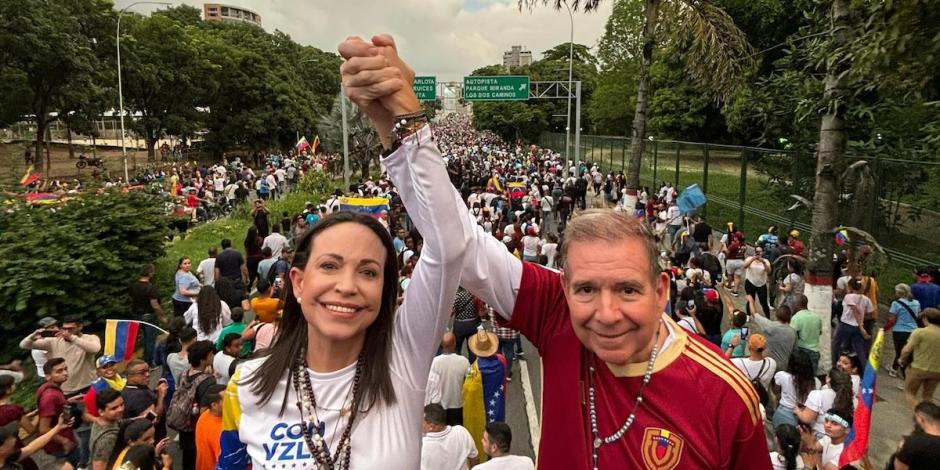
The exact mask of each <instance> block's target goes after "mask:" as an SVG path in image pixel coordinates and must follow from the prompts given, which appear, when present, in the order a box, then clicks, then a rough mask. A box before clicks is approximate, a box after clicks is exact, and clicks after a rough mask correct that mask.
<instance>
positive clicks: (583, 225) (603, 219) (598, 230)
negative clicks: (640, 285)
mask: <svg viewBox="0 0 940 470" xmlns="http://www.w3.org/2000/svg"><path fill="white" fill-rule="evenodd" d="M627 239H632V240H639V241H641V242H643V245H644V248H645V250H643V251H645V252H646V257H647V261H648V263H649V272H650V279H652V280H653V281H654V282H655V281H656V277H657V276H658V275H659V273H661V272H662V266H660V264H659V248H658V246H657V243H656V238H655V237H654V236H653V232H652V230H650V228H649V227H648V226H647V225H646V224H644V223H642V222H640V221H639V220H637V219H635V218H633V217H631V216H628V215H625V214H624V213H623V212H617V211H614V210H610V209H588V210H586V211H584V212H582V213H581V215H579V216H577V217H574V218H572V219H571V221H570V222H568V226H567V227H566V228H565V233H564V240H563V241H562V243H561V247H560V249H559V255H560V257H561V259H562V266H563V269H566V270H567V269H568V250H569V248H570V247H571V244H572V243H574V242H585V241H594V240H605V241H608V242H611V243H613V242H619V241H622V240H627ZM623 255H624V256H626V255H627V253H624V254H623Z"/></svg>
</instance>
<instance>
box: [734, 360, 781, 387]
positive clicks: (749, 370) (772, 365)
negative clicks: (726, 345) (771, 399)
mask: <svg viewBox="0 0 940 470" xmlns="http://www.w3.org/2000/svg"><path fill="white" fill-rule="evenodd" d="M731 362H732V363H734V365H735V366H737V368H738V369H741V372H744V375H746V376H747V378H748V380H754V379H757V378H758V376H757V374H758V373H759V374H760V377H759V378H760V383H762V384H763V385H764V388H766V389H768V390H770V381H771V380H773V378H774V373H775V372H776V371H777V361H775V360H774V359H773V358H772V357H765V358H764V360H763V361H753V360H751V358H749V357H736V358H734V359H732V360H731ZM761 368H763V372H762V371H761Z"/></svg>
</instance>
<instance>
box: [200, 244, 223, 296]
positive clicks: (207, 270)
mask: <svg viewBox="0 0 940 470" xmlns="http://www.w3.org/2000/svg"><path fill="white" fill-rule="evenodd" d="M218 253H219V251H218V250H217V249H216V247H214V246H211V247H209V257H208V258H206V259H204V260H202V261H200V262H199V267H197V268H196V276H198V277H199V281H200V282H202V285H204V286H212V285H215V255H217V254H218Z"/></svg>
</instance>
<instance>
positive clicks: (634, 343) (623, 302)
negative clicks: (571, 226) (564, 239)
mask: <svg viewBox="0 0 940 470" xmlns="http://www.w3.org/2000/svg"><path fill="white" fill-rule="evenodd" d="M649 266H650V262H649V259H648V255H647V254H646V248H645V246H644V243H643V241H641V240H638V239H632V238H625V239H623V240H620V241H616V242H609V241H607V240H591V241H582V242H574V243H572V244H571V246H570V247H569V249H568V262H567V264H566V266H565V270H564V271H563V273H562V282H563V283H564V290H565V297H566V299H567V301H568V308H569V310H570V311H571V323H572V326H573V327H574V331H575V334H576V335H577V336H578V339H579V340H581V343H582V344H584V345H585V346H587V348H588V349H590V350H591V351H593V352H594V353H595V354H597V355H598V357H600V359H601V360H603V361H605V362H608V363H612V364H618V365H621V364H627V363H630V362H642V361H645V360H647V359H648V357H643V356H644V355H646V354H647V353H648V352H649V349H650V348H651V347H652V340H653V337H654V334H655V333H656V331H657V329H658V328H659V322H660V317H661V316H662V312H663V306H664V305H665V304H666V298H667V296H668V295H669V278H668V277H667V276H666V274H665V273H661V274H659V275H658V276H656V278H655V279H656V280H655V281H654V280H653V279H651V277H650V272H649Z"/></svg>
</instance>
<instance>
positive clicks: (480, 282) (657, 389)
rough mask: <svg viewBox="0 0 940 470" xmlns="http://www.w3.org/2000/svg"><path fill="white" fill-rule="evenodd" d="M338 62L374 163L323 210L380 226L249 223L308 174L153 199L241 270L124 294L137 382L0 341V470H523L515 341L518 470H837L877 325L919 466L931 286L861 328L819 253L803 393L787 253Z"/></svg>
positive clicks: (799, 304)
mask: <svg viewBox="0 0 940 470" xmlns="http://www.w3.org/2000/svg"><path fill="white" fill-rule="evenodd" d="M340 53H341V54H342V55H343V57H344V58H345V59H346V62H345V63H344V65H343V68H342V74H343V76H344V84H345V85H346V92H347V94H348V95H349V96H350V99H352V100H353V101H354V102H355V103H357V104H358V105H360V106H361V107H362V109H363V111H364V112H366V113H367V114H368V115H369V117H370V118H371V119H372V121H373V124H374V125H375V127H376V129H377V130H378V132H379V134H380V136H383V147H385V148H386V149H387V150H386V151H385V152H383V156H382V165H383V168H384V170H385V173H384V174H383V175H382V176H381V177H380V178H378V179H377V180H373V179H371V178H368V177H366V178H364V180H363V181H360V182H359V183H358V184H356V185H354V187H352V188H348V190H349V192H348V193H346V194H348V195H351V196H360V197H376V198H384V199H385V200H386V201H387V209H386V210H383V211H381V212H379V213H374V214H373V213H370V214H365V213H360V212H355V211H341V210H339V209H340V198H341V196H343V195H344V193H343V192H337V193H334V194H332V195H328V196H325V197H323V198H322V199H320V200H318V201H310V202H309V203H307V204H306V206H305V208H304V210H303V211H302V212H301V213H299V214H287V213H285V214H281V215H277V214H271V213H270V211H269V210H268V209H267V207H266V205H265V200H267V199H270V198H276V197H279V196H280V195H283V194H284V193H285V192H286V191H287V190H288V189H289V188H290V184H291V182H293V181H295V180H296V178H297V177H298V175H300V174H301V173H302V172H305V171H324V170H325V169H326V168H325V166H324V165H325V164H326V163H325V161H324V160H323V159H322V158H320V157H315V156H306V155H301V156H297V157H293V156H291V155H286V156H283V157H282V156H281V154H280V153H272V154H270V155H267V156H266V157H265V159H264V160H263V161H260V162H255V163H256V165H255V166H260V167H263V168H264V169H263V170H261V171H258V172H255V171H252V170H251V169H250V168H248V166H246V165H244V164H242V163H241V161H240V160H239V159H235V160H232V161H228V160H224V161H222V162H220V163H219V164H217V165H214V166H211V167H207V168H189V169H188V170H186V171H182V170H181V169H180V170H177V171H172V172H170V173H169V174H167V175H163V176H164V177H163V181H162V183H161V184H163V185H165V187H166V190H167V192H168V193H169V195H170V197H174V198H175V197H181V196H182V195H186V196H185V197H186V201H187V202H186V205H187V206H189V207H190V208H191V209H193V211H191V212H188V213H187V212H185V211H184V212H183V214H184V216H183V217H181V218H186V219H187V220H191V217H192V216H193V214H194V213H195V214H197V217H199V216H198V211H199V208H200V207H201V206H200V204H201V203H203V202H205V201H206V200H209V199H211V198H224V199H225V200H226V201H227V202H229V203H232V202H233V201H234V202H235V203H246V204H250V205H251V207H252V209H251V217H252V225H251V227H250V228H249V229H248V232H247V234H246V236H245V239H244V240H243V241H242V246H241V247H239V248H243V250H239V249H236V247H234V246H233V241H232V240H230V239H223V240H220V243H219V247H218V248H216V247H213V248H211V249H209V250H208V251H207V253H206V257H205V258H204V259H200V260H193V259H190V258H182V259H180V260H179V263H178V269H177V272H176V273H175V275H174V292H173V293H172V295H171V296H170V297H171V305H172V312H164V310H163V308H162V305H163V304H162V302H161V301H162V300H163V298H162V297H161V295H160V293H159V292H157V290H156V288H155V287H154V286H153V284H152V280H153V279H152V278H153V275H154V272H153V268H152V267H149V268H148V269H146V270H144V272H142V273H140V274H139V277H138V278H137V279H136V281H134V282H133V283H132V285H131V286H130V290H129V297H130V301H129V304H130V306H131V317H130V319H133V320H140V321H143V322H147V323H153V324H163V325H166V328H167V330H168V332H167V334H165V335H158V334H157V333H158V330H155V329H153V328H149V327H142V328H141V337H140V341H139V343H140V346H141V350H142V355H141V356H140V358H136V359H132V360H130V361H125V360H124V358H118V357H112V356H107V355H100V353H101V351H102V345H101V340H100V339H99V338H98V337H97V336H95V335H92V334H87V333H84V332H83V325H82V324H81V323H78V322H59V321H58V320H57V319H55V318H51V317H46V318H43V319H41V320H40V321H39V324H38V329H37V330H36V331H35V332H34V333H32V334H30V335H29V336H28V337H26V338H24V339H23V340H22V342H21V347H23V348H24V349H28V350H31V351H32V358H33V361H34V362H35V365H36V371H35V374H36V375H37V377H39V380H40V383H41V386H40V387H39V389H38V390H37V391H36V402H37V410H35V411H33V412H31V413H26V412H25V410H23V409H22V408H21V407H19V406H18V405H14V404H11V403H9V400H8V398H9V396H10V395H11V394H12V393H13V390H14V389H15V387H16V383H17V382H19V380H22V377H23V371H22V365H21V364H20V363H16V364H11V365H7V366H3V367H0V469H6V468H69V467H71V468H94V469H111V468H118V469H125V468H126V469H143V470H150V469H151V468H154V469H157V468H161V469H167V468H172V467H173V465H174V462H173V459H172V457H171V452H169V451H168V449H169V446H170V444H171V443H172V442H175V443H176V444H174V445H177V446H178V447H179V449H180V452H181V455H182V462H177V463H176V466H177V468H184V469H191V468H193V469H198V470H204V469H214V468H218V469H244V468H249V467H252V468H288V467H286V466H287V465H290V467H289V468H330V469H349V468H379V467H380V466H381V467H387V468H421V469H429V470H430V469H435V470H437V469H466V468H470V467H473V468H480V469H513V470H515V469H532V468H534V467H535V464H534V463H533V461H532V460H531V459H529V458H528V457H525V456H520V455H513V453H512V451H513V449H514V447H513V444H512V442H513V439H512V434H513V432H512V431H513V430H512V429H511V428H510V426H509V425H508V424H507V423H506V420H507V419H506V416H507V411H506V406H507V403H508V402H507V400H506V394H507V393H508V392H509V391H510V387H509V385H510V383H511V381H512V380H513V378H514V377H515V375H514V373H513V372H514V371H518V370H519V369H520V368H522V367H526V365H525V364H524V363H520V360H521V361H524V360H525V354H524V351H523V349H522V338H523V337H524V338H525V339H526V340H527V341H529V342H531V343H532V345H534V347H535V348H536V349H537V351H538V353H539V355H540V357H541V361H542V374H543V383H544V390H543V398H542V408H543V410H542V413H541V444H540V447H539V449H536V450H537V455H538V466H539V468H540V469H554V468H565V469H569V468H574V469H594V470H597V469H598V468H605V469H606V468H714V469H719V468H721V469H770V468H774V469H787V470H792V469H804V468H819V469H826V470H832V469H841V468H846V466H843V465H842V464H841V463H840V456H841V453H842V451H843V448H844V447H845V442H846V439H847V438H848V436H849V435H850V433H851V432H852V430H853V425H854V423H853V421H854V417H855V408H856V407H857V406H859V404H858V403H857V400H858V397H859V396H860V392H861V390H860V389H861V387H862V380H861V375H862V374H863V373H864V368H865V365H866V363H867V358H868V352H869V350H870V348H871V340H872V338H873V336H874V335H875V333H876V328H878V327H880V326H881V325H882V324H883V325H884V326H883V328H885V329H886V330H890V332H891V336H892V340H893V343H894V346H895V357H894V361H893V362H892V363H891V365H890V374H892V376H896V377H898V378H899V380H900V382H899V385H900V386H901V387H902V388H903V389H904V391H905V394H906V397H907V400H908V402H909V404H910V407H911V409H912V413H913V419H914V423H915V427H914V431H913V432H912V433H911V434H910V435H909V436H907V437H906V438H905V439H904V441H903V443H902V444H901V445H900V446H899V449H898V452H897V453H896V454H895V455H894V456H892V459H891V462H890V463H889V468H897V469H907V468H937V466H938V465H940V455H938V449H940V446H937V444H938V443H940V407H938V406H937V404H936V403H934V402H933V399H932V397H933V394H934V391H935V389H936V386H937V385H938V383H940V310H938V309H937V307H938V303H940V284H938V282H940V275H938V273H937V272H936V270H931V269H927V268H924V269H918V270H917V271H916V272H915V278H916V279H915V282H914V283H912V284H911V285H908V284H899V285H897V286H895V292H896V299H895V300H894V301H893V302H891V304H890V308H889V309H888V311H887V313H886V314H885V315H886V318H885V319H882V318H881V317H880V313H879V310H878V306H879V305H880V303H879V300H878V298H877V293H878V287H877V282H876V280H875V278H874V277H872V276H869V275H865V274H864V272H865V260H864V257H858V256H856V255H855V254H853V253H850V252H847V251H846V252H842V253H838V254H837V257H836V261H835V263H834V267H833V269H834V274H836V275H835V276H834V278H835V279H836V281H835V283H834V286H833V287H834V288H835V297H834V303H833V315H832V319H831V321H832V323H833V325H834V329H833V331H834V336H833V338H832V345H833V347H832V357H831V359H832V364H834V367H833V368H832V369H830V370H823V369H821V367H820V366H821V364H822V362H821V357H820V352H821V351H820V342H821V341H820V339H821V335H822V332H823V325H822V322H823V321H830V320H829V319H823V318H821V316H820V315H818V314H817V313H815V312H813V311H811V310H810V309H809V307H808V300H807V297H806V295H805V293H804V285H805V280H804V278H803V268H804V267H803V263H802V261H803V254H804V251H805V249H806V248H805V245H804V243H803V242H802V240H801V238H800V233H799V232H798V231H796V230H789V231H780V230H778V228H777V227H770V228H769V229H768V230H767V232H766V233H763V234H760V235H759V236H758V237H757V238H756V239H755V240H754V241H753V242H752V243H748V241H747V237H746V236H745V234H744V233H743V232H742V230H741V229H740V228H739V227H736V226H735V225H734V224H733V223H728V224H727V225H726V226H725V227H722V228H723V229H724V230H722V231H718V230H715V229H713V228H712V227H711V226H710V225H709V223H708V222H707V221H705V220H704V219H702V218H701V217H698V216H697V215H695V214H689V213H684V212H683V211H682V210H680V208H679V205H678V196H679V194H678V192H677V188H674V187H673V186H672V185H671V184H669V183H663V184H662V185H661V186H660V187H659V188H653V189H651V188H646V187H644V188H640V190H639V191H638V192H637V194H636V203H635V204H631V203H630V202H629V201H633V198H632V197H631V196H632V194H631V193H630V191H629V189H628V188H627V187H626V184H625V180H624V177H623V174H622V173H619V172H618V173H613V172H606V173H605V172H604V171H602V170H601V169H600V168H598V167H597V166H596V165H593V164H591V163H589V162H583V163H580V164H578V163H576V162H572V161H570V160H566V159H565V158H563V157H562V156H561V155H560V154H558V153H557V152H555V151H553V150H551V149H545V148H538V147H536V146H524V145H522V144H519V143H507V142H504V141H502V140H501V139H500V138H498V137H497V136H495V135H493V134H491V133H488V132H478V131H476V130H474V129H473V127H472V125H471V123H470V121H469V120H468V119H466V118H464V117H460V116H450V117H447V118H444V119H442V120H440V121H439V122H437V123H434V124H431V123H429V122H428V120H427V118H426V116H423V115H422V114H421V113H419V112H417V111H418V107H417V100H416V98H414V95H413V92H411V90H410V87H403V86H401V83H400V80H398V78H397V77H402V76H408V72H409V70H410V69H409V68H408V67H407V65H406V64H404V62H402V61H401V59H400V58H399V57H398V55H397V51H396V49H395V46H394V42H393V41H392V40H391V38H389V37H387V36H377V37H375V38H373V39H372V41H371V42H365V41H362V40H359V39H358V38H349V39H347V41H345V42H344V43H343V44H341V46H340ZM389 77H392V78H389ZM396 80H398V81H397V82H396ZM392 116H398V117H397V118H396V119H395V120H394V121H392V120H391V119H390V117H392ZM258 163H260V165H258ZM292 170H293V171H292ZM252 190H253V191H252ZM190 203H192V204H190ZM781 232H782V234H781ZM196 261H198V263H197V262H196ZM882 320H886V321H882ZM465 344H466V350H465V349H464V345H465ZM158 368H159V369H158ZM157 370H159V371H160V377H159V378H155V377H151V374H152V373H153V372H155V371H157ZM918 396H919V397H918ZM677 397H678V398H677ZM687 397H693V399H691V400H689V399H688V398H687ZM699 397H701V399H698V398H699ZM703 403H704V404H705V405H704V406H703ZM20 437H23V438H25V441H24V440H21V439H20ZM27 442H28V443H27ZM517 442H518V441H517ZM516 448H518V447H516ZM517 453H518V452H517ZM853 464H854V465H855V466H856V467H851V465H853ZM294 466H299V467H294ZM860 466H861V464H860V463H858V462H851V463H850V465H849V468H860Z"/></svg>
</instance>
